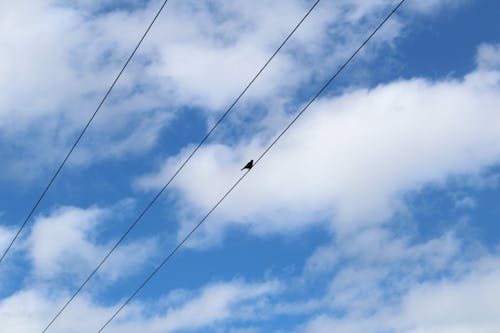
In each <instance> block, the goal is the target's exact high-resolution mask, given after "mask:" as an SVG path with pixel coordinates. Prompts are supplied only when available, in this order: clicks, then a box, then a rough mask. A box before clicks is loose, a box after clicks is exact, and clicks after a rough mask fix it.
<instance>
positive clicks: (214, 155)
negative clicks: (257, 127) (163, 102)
mask: <svg viewBox="0 0 500 333" xmlns="http://www.w3.org/2000/svg"><path fill="white" fill-rule="evenodd" d="M499 92H500V72H497V71H475V72H472V73H470V74H469V75H467V76H466V77H464V78H463V79H460V80H443V81H438V82H430V81H428V80H424V79H412V80H400V81H396V82H392V83H389V84H385V85H380V86H378V87H375V88H373V89H370V90H367V89H359V90H355V91H352V92H348V93H345V94H343V95H342V96H340V97H333V98H329V97H325V98H323V99H321V100H319V101H317V102H316V103H315V104H313V105H312V106H311V108H310V110H309V111H308V113H306V114H305V115H304V117H303V118H302V119H301V120H300V121H299V122H298V123H296V124H295V125H294V127H293V128H292V129H291V130H290V131H289V132H288V133H287V134H286V135H285V137H284V138H283V139H282V140H281V141H280V142H279V143H278V144H277V145H276V146H275V147H274V148H273V150H272V151H271V152H270V153H269V155H267V156H266V157H265V158H264V159H263V160H262V162H261V163H260V165H258V166H257V167H256V168H255V169H253V170H252V172H251V174H250V175H249V176H248V177H247V178H246V179H245V180H244V181H243V183H241V184H240V186H239V187H238V189H237V190H236V191H235V192H233V193H232V194H231V196H230V197H228V198H227V200H226V201H225V202H224V204H223V205H222V206H221V207H220V208H219V210H218V213H217V214H216V216H215V217H214V218H213V219H212V220H211V221H210V225H209V226H207V227H205V228H206V229H204V230H208V231H207V232H209V233H210V232H211V233H213V235H216V234H217V233H220V231H221V229H223V228H224V226H227V225H228V224H231V223H239V224H243V225H247V226H248V227H249V228H250V230H251V231H252V232H254V233H268V232H280V233H281V232H288V231H296V230H298V229H300V228H303V227H307V226H308V225H309V224H310V223H318V221H321V217H323V220H324V218H325V217H326V218H329V217H330V216H334V218H333V219H332V221H333V223H332V225H331V226H332V227H333V228H334V230H335V231H338V232H350V231H353V230H356V229H357V228H358V227H359V226H360V225H366V224H378V223H381V222H384V221H386V220H387V219H388V218H389V217H390V216H391V215H392V214H393V213H394V212H395V211H397V210H400V209H401V208H402V207H403V206H402V204H403V202H402V196H401V195H402V194H404V193H406V192H408V191H414V190H418V189H419V188H421V187H422V186H424V185H426V184H429V183H433V184H437V185H444V184H445V183H446V182H447V180H448V179H449V177H452V176H456V175H464V176H466V177H467V176H471V177H477V175H478V174H480V173H481V171H482V170H483V169H484V168H486V167H488V166H491V165H493V164H495V163H497V162H498V161H499V160H500V135H499V133H500V113H499V112H498V108H497V105H499V103H500V97H499V96H500V94H499ZM253 137H254V139H253V140H251V141H242V142H240V143H239V144H238V145H236V146H225V145H220V144H212V145H209V146H206V147H205V148H203V149H202V150H201V151H200V152H199V154H198V156H196V157H195V158H194V160H193V163H192V164H191V165H190V166H188V167H187V168H186V169H185V170H184V171H183V172H184V174H183V175H181V176H180V177H178V178H177V180H176V182H175V183H174V184H173V185H174V186H175V187H176V189H177V191H178V193H180V197H181V198H182V202H183V205H184V207H188V208H186V209H190V210H191V211H193V209H195V210H194V211H195V212H202V211H206V210H208V208H209V207H211V206H212V205H213V204H214V203H215V202H216V200H217V198H219V197H220V196H221V195H222V193H224V192H225V191H226V190H227V188H229V186H230V184H232V183H233V182H234V181H235V180H236V179H237V177H238V176H239V175H240V168H241V166H242V165H244V164H245V163H246V161H248V160H249V159H251V158H256V157H257V156H258V155H259V154H260V153H261V152H262V151H263V150H264V148H265V147H266V145H267V144H268V142H269V135H268V133H262V134H259V133H255V135H254V136H253ZM181 155H183V154H181ZM181 155H180V156H178V157H175V158H171V159H169V160H167V161H166V163H165V164H164V166H163V168H162V169H161V170H160V171H159V172H158V173H153V174H151V175H149V176H145V177H142V178H141V179H139V180H138V184H139V185H141V186H143V187H145V188H154V187H157V186H160V184H163V183H164V179H166V178H167V177H168V175H170V174H172V171H173V169H175V167H176V166H177V165H178V163H179V162H178V161H179V160H180V157H182V156H181ZM466 177H465V178H466ZM201 184H202V186H200V185H201ZM199 215H201V213H199ZM199 215H196V214H191V215H190V216H189V218H190V219H192V220H196V217H197V216H199ZM311 216H312V217H311ZM318 217H319V218H318ZM214 237H215V236H214Z"/></svg>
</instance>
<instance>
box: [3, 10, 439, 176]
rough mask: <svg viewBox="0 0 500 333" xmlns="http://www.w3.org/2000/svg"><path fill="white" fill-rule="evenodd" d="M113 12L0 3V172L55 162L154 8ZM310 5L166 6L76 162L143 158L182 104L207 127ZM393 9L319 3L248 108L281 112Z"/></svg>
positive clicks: (33, 171) (395, 28)
mask: <svg viewBox="0 0 500 333" xmlns="http://www.w3.org/2000/svg"><path fill="white" fill-rule="evenodd" d="M434 2H435V1H434ZM114 5H116V4H113V3H112V2H111V1H105V2H97V1H87V0H75V1H70V2H67V1H64V2H63V1H53V0H40V1H37V2H32V1H27V0H20V1H14V2H12V1H11V2H4V3H2V5H1V10H0V42H1V43H2V45H4V46H6V47H5V50H6V52H3V53H2V55H1V56H0V90H1V91H2V95H1V96H0V129H2V131H1V134H0V149H2V150H5V151H6V156H7V158H6V162H5V163H3V164H4V165H3V166H2V168H3V169H4V170H3V171H4V172H3V173H2V174H6V175H7V176H10V175H12V174H16V175H17V176H20V175H23V178H26V174H27V172H28V171H29V172H28V174H29V175H38V173H40V170H43V168H40V166H42V167H43V166H48V165H50V167H52V165H53V163H52V161H54V160H59V159H60V156H61V155H62V154H63V152H64V151H66V149H67V147H68V145H69V144H70V143H71V142H72V140H74V137H75V135H76V133H77V132H78V131H79V130H80V129H81V127H82V124H83V123H84V122H85V121H86V120H87V119H88V117H89V116H90V113H91V111H92V110H93V109H94V108H95V107H96V104H97V101H98V100H99V98H100V97H101V96H102V94H103V93H104V91H105V88H106V86H107V85H108V84H110V81H111V79H112V77H113V76H114V75H115V74H116V73H117V72H118V69H119V68H120V66H121V64H122V63H123V61H124V59H126V57H127V56H128V52H130V51H131V49H132V48H133V46H134V45H135V43H136V42H137V38H138V35H139V34H140V33H141V32H142V31H143V30H144V29H145V26H146V25H147V22H148V21H149V20H150V19H151V17H152V15H153V13H154V12H155V11H156V10H157V9H158V5H159V3H158V2H157V1H148V2H143V3H141V4H139V3H138V2H137V1H135V0H130V1H127V2H126V3H122V4H121V5H122V6H123V7H113V6H114ZM310 5H311V3H310V2H309V1H302V0H294V1H288V0H279V1H273V2H272V3H269V2H268V1H264V0H259V1H252V2H246V1H231V2H227V1H222V0H213V1H211V2H209V3H200V2H198V1H177V2H175V1H172V2H170V3H168V4H167V7H166V9H165V12H164V13H163V14H162V16H161V17H160V18H159V20H158V21H157V23H156V25H155V27H154V28H153V30H152V31H151V34H150V36H148V38H147V40H146V41H145V43H144V45H143V46H142V48H141V50H140V51H139V53H138V55H137V58H136V59H135V60H134V61H133V63H132V64H131V65H130V68H128V70H127V72H126V74H125V75H124V76H123V78H122V80H121V82H120V83H119V84H118V86H117V87H116V91H115V92H114V93H113V95H112V96H111V98H110V100H109V101H108V103H107V104H106V105H105V107H104V109H103V111H102V112H101V114H100V115H99V116H98V117H97V119H96V120H95V123H94V124H93V126H92V128H91V130H90V131H89V133H88V134H87V135H88V136H89V137H91V139H89V140H84V142H82V147H80V148H79V149H78V150H77V151H76V156H75V158H74V160H75V163H77V164H81V163H91V162H93V161H98V160H101V159H107V158H120V157H123V156H127V154H128V153H133V154H139V153H143V152H145V151H148V150H149V149H151V148H152V147H153V146H154V144H155V143H156V141H157V140H158V136H159V133H160V131H161V130H162V129H163V128H165V127H166V126H168V125H169V124H170V122H169V120H170V119H171V118H172V117H173V116H174V115H175V113H176V112H177V111H178V110H179V109H180V108H182V107H183V106H201V107H202V108H203V110H204V111H206V112H208V113H207V114H208V119H209V121H211V119H212V116H213V112H214V111H216V112H220V111H221V109H222V108H225V107H226V106H227V104H228V103H229V102H230V101H231V100H232V99H234V98H235V97H236V95H237V94H238V93H239V92H240V91H241V89H242V88H243V86H244V85H245V84H246V83H247V82H248V80H249V78H250V77H251V76H253V74H254V73H255V72H256V71H257V69H258V68H259V67H260V66H261V65H262V64H263V63H264V61H265V60H266V59H267V58H268V57H269V56H270V54H271V53H272V52H273V51H274V49H275V48H276V47H277V45H279V43H280V41H281V40H282V39H283V38H284V36H285V35H286V34H287V33H288V32H289V31H290V29H291V28H292V27H293V26H294V25H295V24H296V22H298V20H299V18H300V17H302V15H304V13H305V12H306V10H307V7H308V6H310ZM389 5H392V1H380V0H377V1H370V2H366V1H364V2H360V1H350V0H349V1H342V2H338V3H337V2H323V3H321V4H320V5H319V7H318V9H317V10H316V11H315V12H314V13H313V14H312V15H311V17H310V18H309V19H308V21H307V22H306V23H305V24H304V26H303V27H302V28H301V29H300V31H298V32H297V35H296V36H295V37H294V39H293V40H292V41H290V45H289V47H287V48H286V49H285V50H283V52H282V54H281V55H280V56H279V57H278V58H277V59H276V60H275V61H274V62H273V64H272V66H271V67H269V69H268V70H267V71H266V73H265V74H264V75H263V77H262V78H261V79H259V81H258V82H257V83H256V85H255V87H254V88H252V89H251V91H249V96H248V98H247V99H246V100H245V101H246V102H248V101H252V102H256V103H260V102H265V103H266V105H275V106H276V107H279V105H281V104H282V103H283V102H284V101H286V100H288V99H290V96H294V92H295V91H296V90H297V89H300V84H301V83H304V82H307V81H309V80H310V79H311V78H314V77H316V76H317V75H319V74H320V72H319V70H320V68H324V66H335V65H336V64H338V62H339V61H340V60H341V59H344V58H345V55H346V54H347V53H348V52H350V51H351V50H352V49H353V47H354V45H355V44H356V43H357V42H358V41H359V39H360V38H362V37H363V36H364V35H366V33H367V31H368V30H370V29H372V28H373V26H374V25H375V24H376V22H377V21H378V20H379V19H380V16H381V15H382V14H383V13H384V12H385V11H386V10H387V9H388V8H389ZM106 8H113V10H112V11H106V10H105V9H106ZM18 22H25V24H23V25H19V24H18ZM394 22H395V23H394V24H392V25H391V26H388V27H387V28H386V29H384V31H382V32H381V35H380V38H379V39H378V40H379V43H386V42H391V40H394V38H396V37H397V36H398V35H399V34H400V30H401V29H402V26H403V25H402V24H401V23H397V22H396V21H394ZM384 35H385V37H384ZM333 47H335V50H336V52H331V50H332V48H333ZM33 55H36V56H33ZM319 60H321V61H319ZM283 77H286V78H287V79H286V80H283ZM243 109H245V108H243ZM250 109H251V108H250ZM239 112H240V113H241V112H245V110H240V111H239ZM246 112H249V111H248V110H246ZM12 144H15V149H12V148H11V147H12Z"/></svg>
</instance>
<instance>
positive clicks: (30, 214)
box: [0, 0, 168, 264]
mask: <svg viewBox="0 0 500 333" xmlns="http://www.w3.org/2000/svg"><path fill="white" fill-rule="evenodd" d="M167 2H168V0H164V1H163V3H162V5H161V6H160V9H159V10H158V11H157V12H156V15H155V16H154V17H153V20H152V21H151V22H150V23H149V25H148V27H147V29H146V31H145V32H144V33H143V34H142V36H141V38H140V39H139V42H138V43H137V44H136V46H135V48H134V49H133V51H132V53H131V54H130V56H129V57H128V58H127V61H125V64H124V65H123V66H122V68H121V70H120V71H119V72H118V75H117V76H116V77H115V79H114V80H113V83H112V84H111V86H109V88H108V90H107V91H106V93H105V94H104V96H103V97H102V99H101V101H100V102H99V104H98V105H97V108H96V109H95V111H94V112H93V113H92V115H91V117H90V118H89V120H88V121H87V123H86V124H85V126H84V127H83V129H82V130H81V132H80V134H79V135H78V137H77V139H76V140H75V142H74V143H73V145H72V146H71V148H70V150H69V151H68V152H67V154H66V156H65V157H64V159H63V160H62V162H61V163H60V164H59V167H58V168H57V169H56V171H55V173H54V174H53V175H52V177H51V178H50V180H49V182H48V183H47V185H45V187H44V189H43V190H42V193H41V194H40V195H39V196H38V199H37V200H36V201H35V204H34V205H33V206H32V208H31V210H30V211H29V213H28V215H27V216H26V217H25V219H24V221H23V222H22V223H21V225H20V226H19V228H18V229H17V232H16V233H15V235H14V237H13V238H12V240H11V241H10V242H9V245H8V246H7V248H6V249H5V250H4V252H3V254H2V256H1V257H0V264H1V263H2V262H3V260H4V258H5V256H7V253H8V252H9V251H10V250H11V249H12V246H13V245H14V243H15V242H16V240H17V238H18V237H19V235H20V234H21V233H22V231H23V230H24V228H25V227H26V225H27V224H28V222H29V221H30V220H31V218H32V217H33V214H34V213H35V211H36V210H37V208H38V206H39V205H40V203H41V202H42V200H43V198H44V197H45V195H46V194H47V192H48V191H49V189H50V188H51V187H52V184H53V183H54V181H55V180H56V178H57V177H58V176H59V174H60V173H61V170H62V169H63V167H64V166H65V165H66V162H67V161H68V159H69V157H70V156H71V154H73V151H74V150H75V148H76V146H78V144H79V143H80V141H81V139H82V138H83V136H84V135H85V133H86V132H87V129H88V128H89V127H90V124H92V122H93V121H94V118H95V117H96V115H97V114H98V113H99V111H100V110H101V108H102V106H103V105H104V102H106V100H107V99H108V96H109V95H110V94H111V92H112V91H113V89H114V87H115V86H116V83H117V82H118V80H119V79H120V77H121V76H122V74H123V72H125V69H126V68H127V67H128V65H129V63H130V62H131V61H132V59H133V58H134V56H135V54H136V53H137V50H138V49H139V47H140V46H141V45H142V42H143V41H144V39H146V36H147V35H148V34H149V31H150V30H151V28H152V27H153V25H154V24H155V22H156V20H157V19H158V17H159V16H160V14H161V13H162V11H163V9H164V8H165V6H166V5H167Z"/></svg>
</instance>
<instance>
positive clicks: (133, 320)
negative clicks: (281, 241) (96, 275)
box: [0, 281, 280, 333]
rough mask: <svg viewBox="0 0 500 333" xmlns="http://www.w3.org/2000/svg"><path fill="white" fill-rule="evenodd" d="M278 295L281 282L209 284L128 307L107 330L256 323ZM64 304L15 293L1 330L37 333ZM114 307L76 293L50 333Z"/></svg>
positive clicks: (3, 310) (84, 327) (95, 324)
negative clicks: (173, 300) (178, 296)
mask: <svg viewBox="0 0 500 333" xmlns="http://www.w3.org/2000/svg"><path fill="white" fill-rule="evenodd" d="M279 291H280V284H279V283H278V282H275V281H269V282H262V283H245V282H241V281H232V282H220V283H215V284H210V285H206V286H204V287H203V288H202V289H200V290H199V291H198V292H196V293H190V294H189V295H188V296H185V297H183V298H182V299H181V300H178V301H177V302H176V304H175V305H171V304H163V305H159V304H151V303H140V302H139V303H133V304H131V306H129V307H128V308H127V309H126V310H125V311H124V312H123V313H121V315H120V317H119V318H117V320H116V321H115V322H113V323H112V324H111V325H110V326H109V327H108V328H107V329H106V332H125V333H127V332H130V333H133V332H137V331H139V330H141V331H147V332H151V333H156V332H157V333H167V332H181V331H186V330H195V329H202V328H206V329H208V328H210V327H211V326H213V325H217V326H218V327H223V326H226V325H228V324H230V323H236V322H238V321H239V320H242V319H244V320H256V319H258V317H259V316H260V315H261V312H260V311H261V310H262V303H263V302H265V300H266V299H267V298H268V297H271V296H273V295H275V294H276V293H277V292H279ZM178 292H179V291H173V292H172V293H171V294H175V293H178ZM167 298H169V296H167ZM63 301H65V298H64V297H62V298H51V297H50V296H48V295H45V294H43V293H40V292H37V291H35V290H26V291H22V292H18V293H16V294H14V295H11V296H9V297H7V298H5V299H3V300H0V318H2V325H3V326H2V327H3V329H4V330H6V331H8V332H12V333H24V332H32V331H37V330H41V329H42V328H43V327H44V325H46V324H47V320H48V319H49V318H50V316H51V315H53V312H54V311H55V309H57V308H58V306H60V305H61V303H62V302H63ZM115 309H116V306H109V307H106V306H102V305H99V304H96V303H94V302H92V300H91V299H90V298H89V297H88V295H81V297H79V298H77V299H76V300H75V303H74V304H73V305H72V306H71V307H69V308H68V309H67V311H66V312H65V313H64V314H63V315H62V316H61V317H60V318H59V319H58V321H56V322H55V324H54V326H52V327H51V332H55V333H57V332H61V333H62V332H64V333H66V332H75V333H78V332H82V333H83V332H89V331H90V332H91V331H95V330H97V329H98V328H99V327H100V325H102V324H103V323H104V322H105V321H106V320H107V319H108V318H109V317H110V316H111V314H112V313H113V312H114V310H115ZM82 318H85V320H82Z"/></svg>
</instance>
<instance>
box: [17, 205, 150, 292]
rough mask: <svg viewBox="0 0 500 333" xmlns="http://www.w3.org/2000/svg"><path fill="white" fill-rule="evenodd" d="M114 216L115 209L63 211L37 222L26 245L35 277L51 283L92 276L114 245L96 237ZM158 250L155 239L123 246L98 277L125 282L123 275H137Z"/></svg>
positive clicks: (54, 212)
mask: <svg viewBox="0 0 500 333" xmlns="http://www.w3.org/2000/svg"><path fill="white" fill-rule="evenodd" d="M111 213H114V210H113V209H101V208H88V209H82V208H78V207H62V208H59V209H56V210H55V211H53V212H52V213H51V214H50V215H48V216H42V217H38V218H36V219H35V222H34V225H33V228H32V230H31V232H30V234H29V236H28V237H27V239H26V241H25V242H24V247H25V248H26V250H27V251H28V257H29V259H30V260H31V262H32V264H33V275H34V276H35V277H37V278H39V279H43V280H48V281H51V280H58V279H64V278H66V277H68V276H69V277H72V278H73V279H75V277H83V276H87V275H88V274H90V272H91V271H92V270H93V268H94V267H95V266H96V265H97V264H98V263H99V262H100V260H101V259H102V257H103V256H104V254H105V253H107V251H109V249H110V248H111V246H112V245H113V243H114V241H113V239H111V240H108V241H106V242H105V243H104V242H102V241H98V239H99V238H98V237H97V235H98V232H99V231H102V230H103V222H104V221H106V220H107V219H109V217H110V214H111ZM155 249H156V243H155V241H154V240H152V239H151V240H139V241H134V242H131V243H128V244H123V245H122V246H121V247H120V248H118V249H117V251H116V252H115V253H114V254H113V256H112V257H111V258H110V259H109V261H108V262H106V263H105V265H104V266H103V267H102V269H101V273H100V275H99V276H100V277H102V278H105V279H106V280H111V281H114V280H116V279H118V278H123V277H124V276H123V274H130V272H137V271H138V270H139V268H140V267H142V265H144V264H145V261H147V259H148V258H150V256H151V255H152V253H153V252H154V250H155ZM131 267H134V269H131ZM127 272H128V273H127ZM76 280H78V278H77V279H76ZM75 283H78V282H76V281H75Z"/></svg>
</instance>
